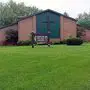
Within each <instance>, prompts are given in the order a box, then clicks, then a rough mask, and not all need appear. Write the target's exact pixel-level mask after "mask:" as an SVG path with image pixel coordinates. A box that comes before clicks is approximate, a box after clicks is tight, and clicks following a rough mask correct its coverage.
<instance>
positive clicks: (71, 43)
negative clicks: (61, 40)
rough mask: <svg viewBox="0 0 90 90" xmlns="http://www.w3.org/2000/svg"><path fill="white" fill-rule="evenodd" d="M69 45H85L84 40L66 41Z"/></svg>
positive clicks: (73, 39) (71, 39)
mask: <svg viewBox="0 0 90 90" xmlns="http://www.w3.org/2000/svg"><path fill="white" fill-rule="evenodd" d="M66 44H67V45H81V44H83V40H81V39H79V38H69V39H67V40H66Z"/></svg>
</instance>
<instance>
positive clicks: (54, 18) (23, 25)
mask: <svg viewBox="0 0 90 90" xmlns="http://www.w3.org/2000/svg"><path fill="white" fill-rule="evenodd" d="M8 29H14V30H18V41H21V40H23V41H25V40H29V39H30V38H29V34H30V33H31V32H35V33H40V34H45V33H48V30H49V31H50V40H51V41H52V42H57V41H60V40H64V39H66V38H68V37H69V36H72V37H76V33H77V24H76V20H75V19H73V18H71V17H67V16H64V15H63V14H61V13H58V12H55V11H53V10H49V9H48V10H45V11H42V12H40V13H37V14H34V15H31V16H28V17H24V18H22V19H20V20H19V21H18V22H17V23H15V24H13V25H10V26H7V27H3V28H0V44H2V42H3V41H4V40H5V31H6V30H8Z"/></svg>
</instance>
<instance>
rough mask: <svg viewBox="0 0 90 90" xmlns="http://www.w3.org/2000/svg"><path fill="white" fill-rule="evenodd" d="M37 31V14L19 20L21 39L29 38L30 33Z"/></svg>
mask: <svg viewBox="0 0 90 90" xmlns="http://www.w3.org/2000/svg"><path fill="white" fill-rule="evenodd" d="M32 31H33V32H36V16H32V17H29V18H27V19H24V20H21V21H20V22H18V36H19V37H18V39H19V41H21V40H23V41H25V40H29V39H30V36H29V34H30V33H31V32H32Z"/></svg>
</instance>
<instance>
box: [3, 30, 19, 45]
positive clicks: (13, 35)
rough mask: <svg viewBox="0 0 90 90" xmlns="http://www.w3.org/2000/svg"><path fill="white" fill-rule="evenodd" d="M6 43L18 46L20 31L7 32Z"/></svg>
mask: <svg viewBox="0 0 90 90" xmlns="http://www.w3.org/2000/svg"><path fill="white" fill-rule="evenodd" d="M5 35H6V42H8V43H14V44H16V43H17V41H18V31H17V30H13V29H9V30H7V31H6V32H5Z"/></svg>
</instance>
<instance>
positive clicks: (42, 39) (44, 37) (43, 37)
mask: <svg viewBox="0 0 90 90" xmlns="http://www.w3.org/2000/svg"><path fill="white" fill-rule="evenodd" d="M47 40H48V36H36V41H37V42H47Z"/></svg>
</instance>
